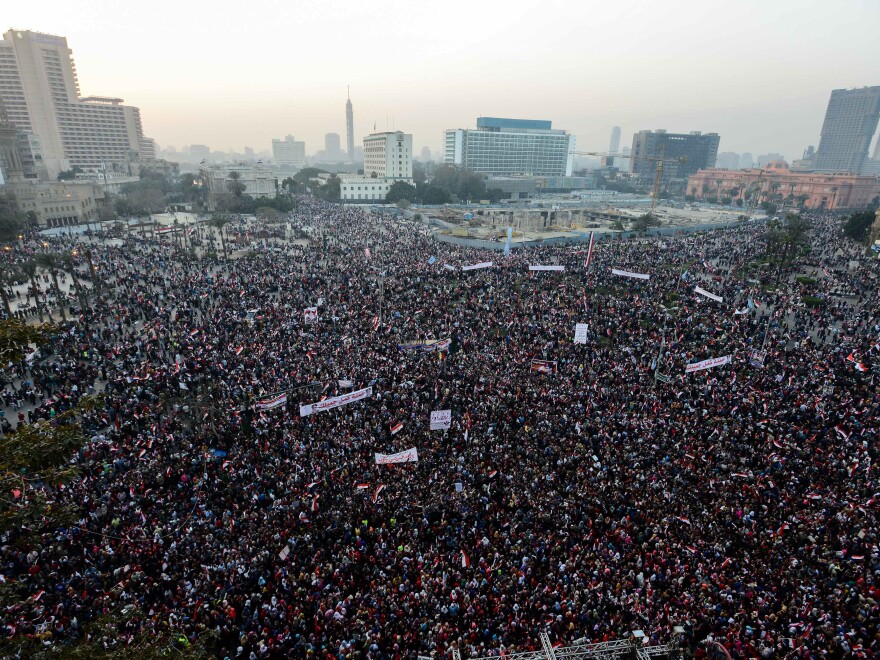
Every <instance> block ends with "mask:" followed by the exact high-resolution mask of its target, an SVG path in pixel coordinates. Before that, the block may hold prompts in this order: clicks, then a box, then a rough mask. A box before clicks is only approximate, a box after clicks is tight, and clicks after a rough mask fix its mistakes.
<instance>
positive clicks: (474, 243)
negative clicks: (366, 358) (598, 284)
mask: <svg viewBox="0 0 880 660" xmlns="http://www.w3.org/2000/svg"><path fill="white" fill-rule="evenodd" d="M743 224H744V223H742V222H725V223H719V224H702V225H681V226H666V227H653V228H651V229H650V230H648V231H646V232H645V233H644V234H639V233H638V232H634V231H621V232H595V234H594V235H595V240H596V242H597V243H598V242H601V241H609V240H614V239H616V238H633V237H635V238H652V237H659V236H673V235H675V234H677V233H679V232H681V233H684V234H694V233H697V232H701V231H714V230H716V229H730V228H732V227H742V226H743ZM434 238H436V239H437V240H438V241H440V242H441V243H450V244H452V245H459V246H461V247H470V248H477V249H483V250H494V251H496V252H503V251H504V241H488V240H485V239H481V238H466V237H464V236H450V235H448V234H439V233H437V234H434ZM589 242H590V233H589V232H584V233H579V234H575V235H573V236H554V237H552V238H545V239H543V240H539V241H518V242H514V243H511V244H510V248H511V249H512V250H517V249H520V248H534V247H541V246H544V245H579V244H583V243H589Z"/></svg>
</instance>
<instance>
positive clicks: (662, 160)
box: [568, 144, 687, 213]
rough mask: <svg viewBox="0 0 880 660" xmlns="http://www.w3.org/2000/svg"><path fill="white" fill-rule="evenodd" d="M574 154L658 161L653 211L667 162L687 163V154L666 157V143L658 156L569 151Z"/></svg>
mask: <svg viewBox="0 0 880 660" xmlns="http://www.w3.org/2000/svg"><path fill="white" fill-rule="evenodd" d="M568 153H570V154H572V155H574V156H601V157H603V158H629V159H631V160H647V161H650V162H654V163H657V174H656V175H655V176H654V189H653V191H652V192H651V213H653V212H654V207H655V206H656V205H657V199H658V198H659V196H660V184H661V183H662V182H663V168H664V167H665V165H666V163H686V162H687V157H686V156H679V157H678V158H666V145H664V144H661V145H660V153H659V154H658V155H657V156H633V155H632V154H609V153H603V152H599V151H569V152H568Z"/></svg>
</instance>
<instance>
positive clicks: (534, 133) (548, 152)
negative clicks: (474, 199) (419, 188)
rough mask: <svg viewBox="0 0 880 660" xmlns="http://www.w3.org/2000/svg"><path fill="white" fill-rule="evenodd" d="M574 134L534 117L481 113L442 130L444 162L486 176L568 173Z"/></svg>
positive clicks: (561, 174)
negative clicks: (472, 121)
mask: <svg viewBox="0 0 880 660" xmlns="http://www.w3.org/2000/svg"><path fill="white" fill-rule="evenodd" d="M573 149H574V136H573V135H571V134H569V133H568V132H566V131H563V130H558V129H553V128H552V123H551V122H549V121H545V120H537V119H505V118H500V117H480V118H479V119H477V128H476V130H469V129H461V128H457V129H450V130H447V131H446V132H445V133H444V154H443V162H445V163H451V164H454V165H461V166H463V167H467V168H468V169H471V170H474V171H475V172H479V173H481V174H486V175H488V176H512V175H530V176H570V175H571V169H572V154H571V151H572V150H573Z"/></svg>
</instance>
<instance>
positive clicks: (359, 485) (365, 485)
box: [355, 484, 370, 490]
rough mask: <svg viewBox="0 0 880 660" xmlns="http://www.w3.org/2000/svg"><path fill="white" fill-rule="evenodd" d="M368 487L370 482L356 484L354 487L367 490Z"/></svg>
mask: <svg viewBox="0 0 880 660" xmlns="http://www.w3.org/2000/svg"><path fill="white" fill-rule="evenodd" d="M369 487H370V484H357V485H356V486H355V489H357V490H367V488H369Z"/></svg>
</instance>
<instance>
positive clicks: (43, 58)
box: [0, 30, 155, 177]
mask: <svg viewBox="0 0 880 660" xmlns="http://www.w3.org/2000/svg"><path fill="white" fill-rule="evenodd" d="M0 96H2V98H3V100H4V102H5V105H6V109H7V112H8V115H9V119H10V121H11V122H12V123H13V124H14V125H15V126H16V127H17V128H18V129H19V130H23V131H28V132H33V133H34V134H36V136H37V137H38V138H39V144H40V146H41V149H42V158H43V163H44V164H45V166H46V168H47V170H48V173H49V175H50V176H53V177H54V176H55V175H57V174H58V172H60V171H62V170H66V169H70V168H71V167H80V168H82V169H84V170H92V171H98V170H101V169H103V168H104V167H105V166H113V165H117V166H119V167H120V168H121V167H122V166H130V165H131V163H132V162H135V161H138V160H148V159H150V158H153V157H155V143H153V142H152V141H150V140H148V139H147V138H145V137H144V131H143V125H142V123H141V116H140V110H139V109H138V108H135V107H133V106H128V105H123V103H122V99H119V98H113V97H103V96H89V97H81V96H80V89H79V81H78V79H77V75H76V67H75V66H74V63H73V57H72V53H71V50H70V49H69V48H68V47H67V40H66V39H65V38H64V37H56V36H53V35H49V34H41V33H39V32H30V31H26V30H9V31H8V32H6V33H5V34H4V35H3V39H2V40H0Z"/></svg>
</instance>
